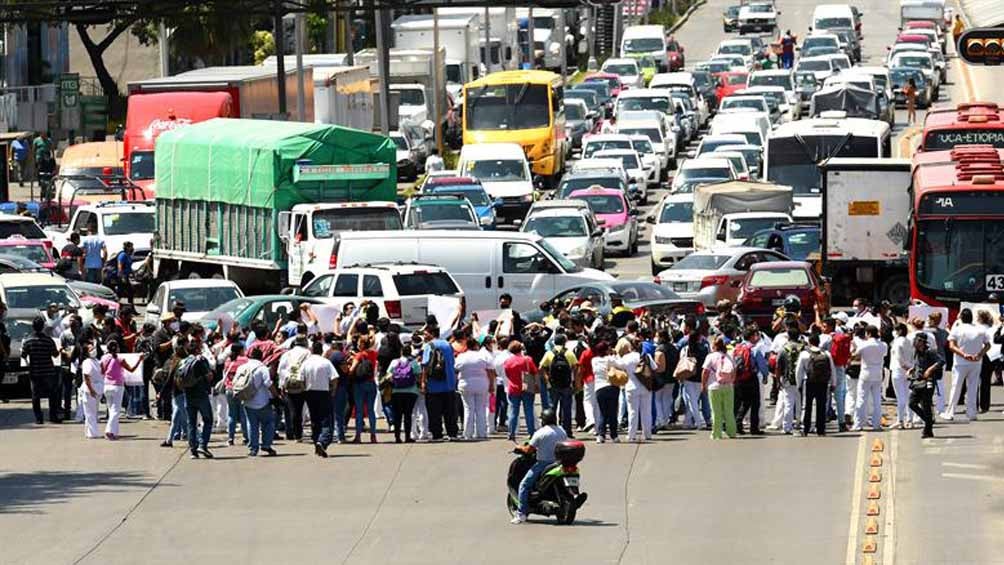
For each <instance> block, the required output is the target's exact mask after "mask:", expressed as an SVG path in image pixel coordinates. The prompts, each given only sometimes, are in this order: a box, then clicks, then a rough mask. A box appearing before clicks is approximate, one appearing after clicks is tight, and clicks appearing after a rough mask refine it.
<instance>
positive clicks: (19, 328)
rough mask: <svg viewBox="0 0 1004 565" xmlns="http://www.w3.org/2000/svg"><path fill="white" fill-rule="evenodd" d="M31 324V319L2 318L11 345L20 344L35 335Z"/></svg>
mask: <svg viewBox="0 0 1004 565" xmlns="http://www.w3.org/2000/svg"><path fill="white" fill-rule="evenodd" d="M31 322H32V320H31V319H24V318H11V317H7V318H4V321H3V325H4V327H5V328H7V336H8V337H9V338H10V341H11V343H20V342H22V341H24V340H25V338H27V337H28V336H30V335H31V334H33V333H35V332H34V329H33V328H32V327H31Z"/></svg>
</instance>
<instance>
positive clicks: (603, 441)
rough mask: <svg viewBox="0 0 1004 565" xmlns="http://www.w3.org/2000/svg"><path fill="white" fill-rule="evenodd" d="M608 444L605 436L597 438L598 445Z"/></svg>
mask: <svg viewBox="0 0 1004 565" xmlns="http://www.w3.org/2000/svg"><path fill="white" fill-rule="evenodd" d="M606 442H607V438H605V437H603V436H596V443H606Z"/></svg>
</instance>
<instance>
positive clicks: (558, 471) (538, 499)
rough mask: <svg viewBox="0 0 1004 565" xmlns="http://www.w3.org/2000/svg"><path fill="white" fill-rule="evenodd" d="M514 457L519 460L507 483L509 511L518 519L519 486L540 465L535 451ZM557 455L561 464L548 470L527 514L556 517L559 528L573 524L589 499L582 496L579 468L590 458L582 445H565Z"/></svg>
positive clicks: (518, 452)
mask: <svg viewBox="0 0 1004 565" xmlns="http://www.w3.org/2000/svg"><path fill="white" fill-rule="evenodd" d="M513 454H514V455H517V456H518V457H517V458H516V459H515V460H513V462H512V463H511V464H510V465H509V476H508V478H507V479H506V484H507V485H508V487H509V488H508V493H507V494H506V508H508V510H509V514H510V516H514V515H515V514H516V510H517V509H518V508H519V484H520V483H521V482H522V481H523V477H525V476H526V472H527V471H529V470H530V468H531V467H533V464H534V463H535V462H536V461H537V459H536V456H535V455H534V453H533V452H532V451H530V452H527V451H525V450H523V449H520V448H516V449H514V450H513ZM554 455H555V458H556V459H557V461H555V462H554V463H552V464H551V465H550V466H548V467H547V468H546V469H545V470H544V472H543V473H542V474H541V476H540V478H539V479H538V480H537V484H536V485H535V486H534V488H533V490H532V491H531V492H530V508H529V512H527V514H528V515H529V514H538V515H542V516H555V517H556V518H557V519H558V523H559V524H571V523H572V522H574V521H575V514H576V512H578V510H579V508H581V507H582V505H583V504H584V503H585V502H586V497H587V495H586V493H584V492H579V479H580V477H579V468H578V464H579V462H581V461H582V459H583V457H585V455H586V446H585V445H584V444H583V443H582V442H581V441H576V440H567V441H563V442H561V443H559V444H558V445H557V446H555V448H554Z"/></svg>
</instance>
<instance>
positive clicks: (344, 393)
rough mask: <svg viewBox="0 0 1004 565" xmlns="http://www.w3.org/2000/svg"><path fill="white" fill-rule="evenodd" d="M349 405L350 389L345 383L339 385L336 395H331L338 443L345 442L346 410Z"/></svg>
mask: <svg viewBox="0 0 1004 565" xmlns="http://www.w3.org/2000/svg"><path fill="white" fill-rule="evenodd" d="M348 405H349V387H348V385H346V384H345V383H338V386H337V387H336V388H335V393H334V394H333V395H331V412H332V414H334V420H335V437H337V438H338V441H345V408H346V406H348Z"/></svg>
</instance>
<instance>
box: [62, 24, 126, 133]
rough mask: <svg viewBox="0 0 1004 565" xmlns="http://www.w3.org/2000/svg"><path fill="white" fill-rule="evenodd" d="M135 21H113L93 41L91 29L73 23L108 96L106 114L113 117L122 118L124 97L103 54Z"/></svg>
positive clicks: (85, 25) (102, 88)
mask: <svg viewBox="0 0 1004 565" xmlns="http://www.w3.org/2000/svg"><path fill="white" fill-rule="evenodd" d="M135 22H136V20H134V19H124V20H119V21H117V22H113V23H112V24H111V27H110V29H109V30H108V32H107V33H106V34H105V36H104V37H103V38H101V40H100V41H95V40H94V38H93V37H91V29H90V27H89V26H88V25H87V24H83V23H78V24H74V27H75V28H76V30H77V34H78V35H80V42H81V43H82V44H83V45H84V49H86V50H87V57H88V58H89V59H90V60H91V66H92V67H94V74H95V76H96V77H97V79H98V83H100V84H101V90H103V91H104V93H105V97H106V98H108V115H109V116H111V117H113V118H122V117H123V116H125V99H124V98H123V97H122V93H121V92H120V91H119V86H118V84H117V83H116V82H115V78H114V77H112V74H111V73H110V72H108V67H106V66H105V60H104V54H105V51H106V50H107V49H108V48H109V47H111V45H112V43H114V42H115V40H116V39H118V37H119V36H120V35H122V34H123V33H125V31H126V30H128V29H129V28H130V27H132V26H133V24H134V23H135Z"/></svg>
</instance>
